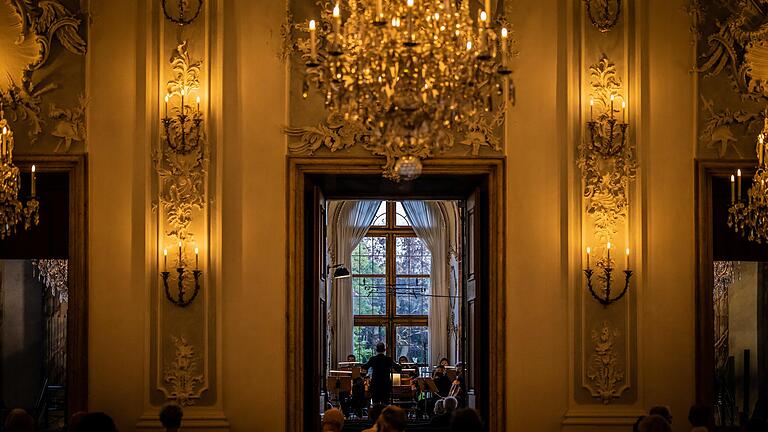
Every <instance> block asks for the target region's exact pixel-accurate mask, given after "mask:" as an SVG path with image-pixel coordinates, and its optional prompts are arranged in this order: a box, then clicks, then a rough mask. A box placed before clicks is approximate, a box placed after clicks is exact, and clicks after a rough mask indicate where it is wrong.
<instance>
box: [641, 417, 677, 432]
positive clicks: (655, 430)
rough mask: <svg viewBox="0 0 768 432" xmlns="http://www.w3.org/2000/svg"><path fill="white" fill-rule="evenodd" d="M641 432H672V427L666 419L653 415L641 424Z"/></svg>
mask: <svg viewBox="0 0 768 432" xmlns="http://www.w3.org/2000/svg"><path fill="white" fill-rule="evenodd" d="M640 432H672V426H670V425H669V422H667V419H665V418H664V417H662V416H660V415H658V414H653V415H649V416H648V417H646V418H644V419H643V421H641V422H640Z"/></svg>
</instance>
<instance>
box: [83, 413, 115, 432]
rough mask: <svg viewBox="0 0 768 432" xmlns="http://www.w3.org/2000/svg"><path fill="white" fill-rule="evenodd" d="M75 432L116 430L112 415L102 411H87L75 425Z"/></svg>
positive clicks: (107, 431) (109, 431)
mask: <svg viewBox="0 0 768 432" xmlns="http://www.w3.org/2000/svg"><path fill="white" fill-rule="evenodd" d="M77 432H117V426H115V422H114V420H112V417H110V416H108V415H107V414H105V413H103V412H89V413H88V414H86V415H84V416H83V418H82V420H80V424H78V425H77Z"/></svg>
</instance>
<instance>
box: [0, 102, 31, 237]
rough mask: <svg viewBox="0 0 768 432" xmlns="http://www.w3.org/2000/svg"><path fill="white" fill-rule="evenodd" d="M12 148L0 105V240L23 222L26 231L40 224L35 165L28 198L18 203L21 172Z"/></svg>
mask: <svg viewBox="0 0 768 432" xmlns="http://www.w3.org/2000/svg"><path fill="white" fill-rule="evenodd" d="M13 147H14V140H13V132H11V126H10V124H9V123H8V120H6V118H5V115H4V112H3V109H2V105H0V239H4V238H6V237H9V236H11V235H13V234H15V233H16V226H17V225H18V224H19V223H20V222H21V221H22V220H23V221H24V229H27V230H28V229H30V228H32V226H33V225H37V224H38V223H39V222H40V214H39V207H40V203H39V202H38V201H37V197H36V192H37V191H36V173H35V166H34V165H32V170H31V176H30V196H29V198H28V199H27V202H26V205H24V204H22V202H21V201H20V200H19V193H20V191H21V172H20V170H19V168H18V167H16V165H14V163H13Z"/></svg>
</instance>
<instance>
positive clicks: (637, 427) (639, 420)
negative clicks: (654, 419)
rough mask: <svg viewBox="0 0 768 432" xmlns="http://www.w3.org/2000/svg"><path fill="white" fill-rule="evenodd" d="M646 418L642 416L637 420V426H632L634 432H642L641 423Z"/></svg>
mask: <svg viewBox="0 0 768 432" xmlns="http://www.w3.org/2000/svg"><path fill="white" fill-rule="evenodd" d="M644 418H645V416H644V415H641V416H640V417H638V418H637V420H635V424H633V425H632V432H640V422H641V421H643V419H644Z"/></svg>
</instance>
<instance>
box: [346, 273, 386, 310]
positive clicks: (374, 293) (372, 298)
mask: <svg viewBox="0 0 768 432" xmlns="http://www.w3.org/2000/svg"><path fill="white" fill-rule="evenodd" d="M352 313H353V314H355V315H384V314H385V313H387V293H386V287H385V286H384V278H366V277H353V278H352Z"/></svg>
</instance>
